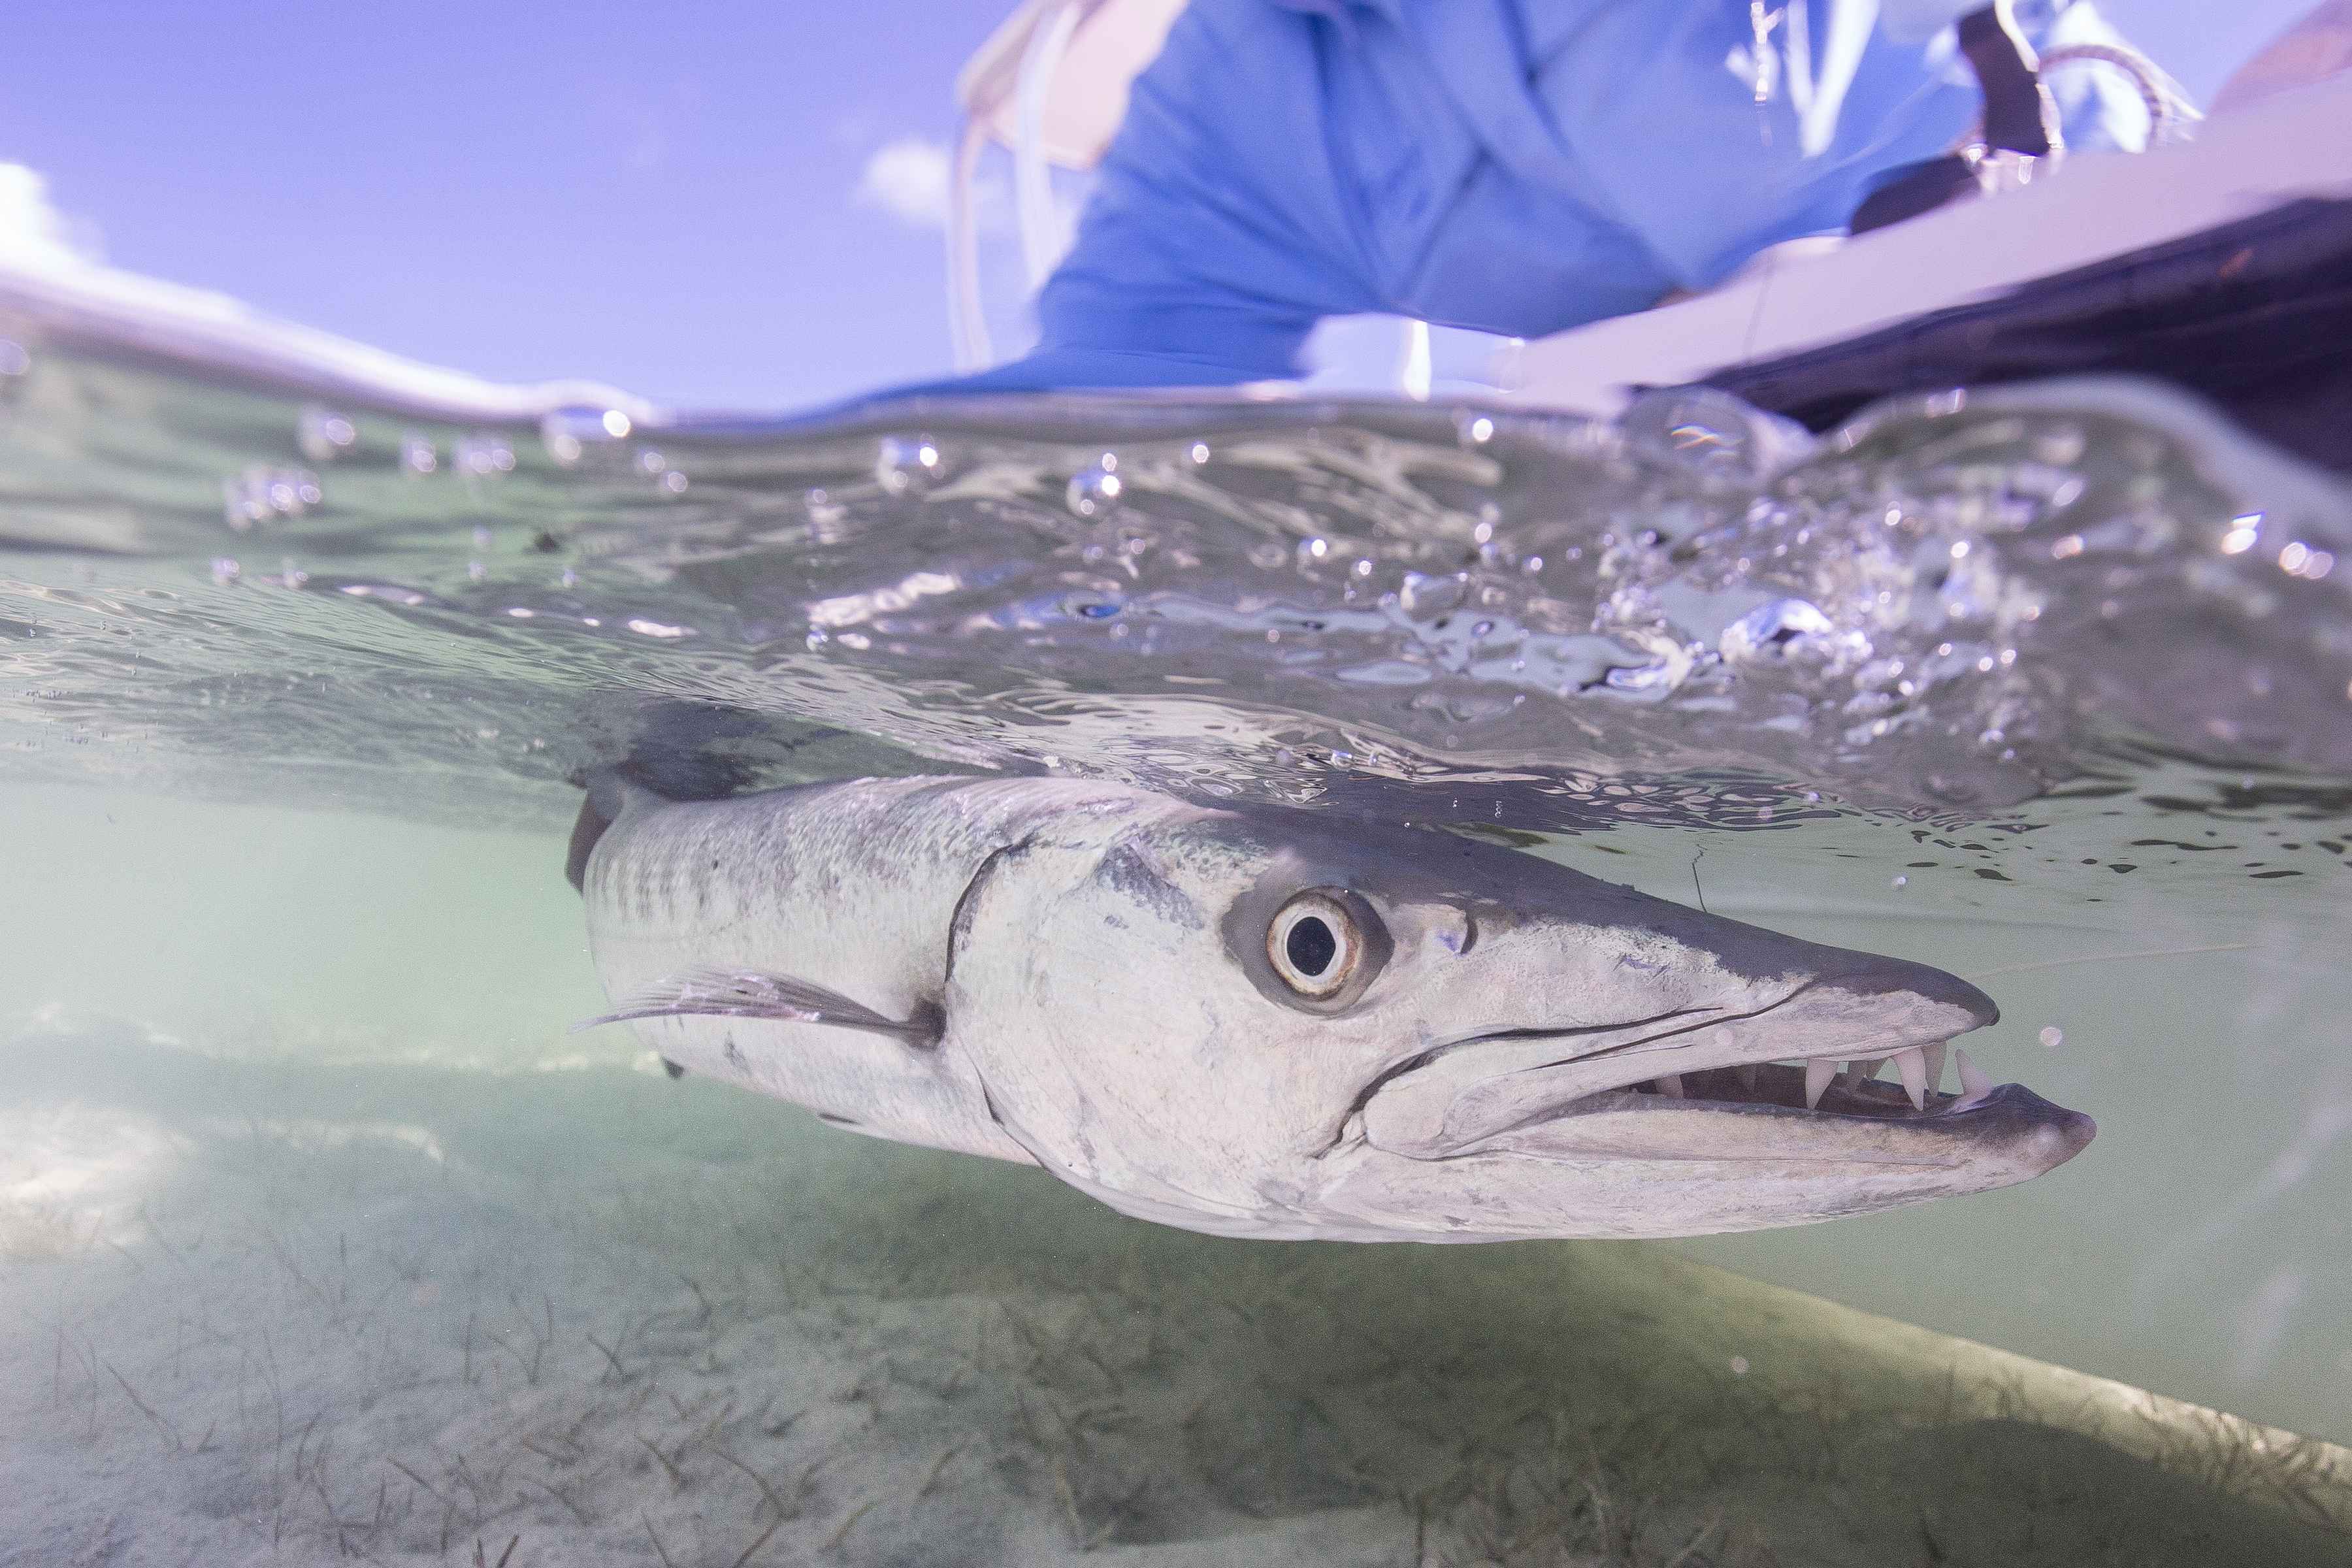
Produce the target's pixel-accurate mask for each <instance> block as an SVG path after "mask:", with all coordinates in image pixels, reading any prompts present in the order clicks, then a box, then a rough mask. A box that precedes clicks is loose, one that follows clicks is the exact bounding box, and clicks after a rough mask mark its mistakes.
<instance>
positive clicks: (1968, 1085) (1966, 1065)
mask: <svg viewBox="0 0 2352 1568" xmlns="http://www.w3.org/2000/svg"><path fill="white" fill-rule="evenodd" d="M1952 1060H1953V1061H1955V1062H1957V1063H1958V1064H1959V1068H1960V1092H1961V1093H1962V1094H1963V1095H1965V1096H1967V1097H1968V1098H1969V1099H1971V1100H1973V1099H1975V1098H1976V1097H1977V1096H1978V1095H1980V1094H1987V1093H1990V1091H1991V1089H1992V1079H1989V1078H1987V1077H1985V1075H1984V1068H1980V1067H1979V1066H1977V1064H1976V1063H1974V1062H1972V1061H1970V1060H1969V1053H1968V1052H1966V1051H1964V1050H1962V1049H1960V1048H1959V1047H1958V1046H1955V1047H1952Z"/></svg>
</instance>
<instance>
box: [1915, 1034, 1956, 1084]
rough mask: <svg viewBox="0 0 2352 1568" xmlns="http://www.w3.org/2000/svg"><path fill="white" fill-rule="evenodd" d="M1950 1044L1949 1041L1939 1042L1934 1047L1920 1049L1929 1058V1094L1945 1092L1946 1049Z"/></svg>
mask: <svg viewBox="0 0 2352 1568" xmlns="http://www.w3.org/2000/svg"><path fill="white" fill-rule="evenodd" d="M1950 1043H1951V1042H1950V1041H1948V1040H1937V1042H1936V1043H1935V1044H1934V1045H1932V1046H1922V1047H1920V1049H1921V1051H1923V1052H1924V1053H1925V1054H1926V1056H1927V1092H1928V1093H1929V1094H1941V1093H1943V1092H1944V1047H1946V1046H1948V1045H1949V1044H1950Z"/></svg>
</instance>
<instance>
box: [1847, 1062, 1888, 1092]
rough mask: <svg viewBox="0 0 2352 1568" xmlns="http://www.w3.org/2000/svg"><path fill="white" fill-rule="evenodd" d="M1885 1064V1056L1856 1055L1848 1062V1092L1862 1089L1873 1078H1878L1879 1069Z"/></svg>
mask: <svg viewBox="0 0 2352 1568" xmlns="http://www.w3.org/2000/svg"><path fill="white" fill-rule="evenodd" d="M1885 1065H1886V1058H1885V1057H1856V1058H1854V1059H1853V1060H1852V1061H1850V1062H1848V1063H1846V1064H1845V1087H1846V1091H1847V1092H1848V1093H1852V1092H1853V1090H1855V1089H1860V1088H1861V1087H1862V1086H1863V1085H1864V1084H1865V1083H1868V1082H1869V1081H1870V1080H1871V1079H1874V1078H1876V1077H1877V1076H1878V1069H1879V1068H1883V1067H1885Z"/></svg>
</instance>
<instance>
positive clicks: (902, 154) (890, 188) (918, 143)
mask: <svg viewBox="0 0 2352 1568" xmlns="http://www.w3.org/2000/svg"><path fill="white" fill-rule="evenodd" d="M952 169H953V164H952V161H951V158H950V153H949V152H948V149H947V147H946V145H945V144H944V143H942V142H927V141H925V140H924V139H923V138H921V137H919V136H901V137H899V138H898V140H897V141H895V142H884V143H883V144H882V145H881V146H879V147H877V148H876V149H875V150H874V153H873V154H872V156H870V157H868V158H867V159H866V168H865V171H864V172H863V173H862V174H859V176H858V179H857V201H858V205H861V206H869V207H879V208H881V209H882V210H883V211H884V212H887V213H888V214H889V215H890V216H892V217H895V218H897V219H898V221H899V222H901V223H903V224H908V225H910V226H913V227H916V228H944V227H946V226H947V221H948V185H949V184H950V180H951V179H952Z"/></svg>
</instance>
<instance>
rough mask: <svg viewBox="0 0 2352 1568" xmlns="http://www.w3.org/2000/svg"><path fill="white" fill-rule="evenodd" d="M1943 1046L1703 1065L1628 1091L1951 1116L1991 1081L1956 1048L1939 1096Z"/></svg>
mask: <svg viewBox="0 0 2352 1568" xmlns="http://www.w3.org/2000/svg"><path fill="white" fill-rule="evenodd" d="M1947 1045H1948V1042H1947ZM1947 1045H1933V1046H1916V1047H1911V1048H1910V1049H1907V1050H1901V1051H1897V1052H1895V1054H1894V1055H1893V1056H1888V1057H1879V1058H1857V1059H1853V1060H1847V1061H1840V1060H1839V1059H1837V1058H1832V1057H1811V1058H1799V1059H1797V1060H1795V1061H1782V1062H1749V1063H1746V1064H1744V1065H1742V1066H1739V1067H1728V1068H1701V1069H1697V1070H1695V1071H1691V1072H1683V1073H1668V1074H1666V1075H1665V1076H1664V1077H1662V1078H1655V1079H1649V1080H1647V1081H1646V1082H1643V1083H1638V1084H1633V1085H1631V1086H1629V1089H1630V1092H1632V1093H1635V1094H1654V1095H1658V1096H1662V1097H1664V1098H1665V1099H1669V1100H1684V1101H1685V1102H1689V1103H1694V1104H1715V1105H1733V1106H1752V1107H1758V1108H1772V1109H1778V1110H1793V1111H1798V1112H1816V1113H1820V1114H1824V1115H1832V1116H1868V1117H1899V1118H1910V1117H1919V1116H1952V1115H1957V1114H1958V1113H1959V1112H1961V1111H1964V1110H1971V1109H1973V1108H1974V1107H1976V1106H1979V1105H1981V1104H1983V1103H1984V1102H1985V1100H1988V1099H1989V1098H1990V1096H1991V1094H1992V1092H1993V1082H1992V1079H1989V1078H1987V1077H1986V1076H1985V1075H1984V1073H1983V1071H1982V1070H1981V1069H1980V1068H1978V1066H1977V1065H1976V1063H1975V1062H1973V1061H1971V1060H1969V1054H1968V1053H1967V1052H1966V1051H1958V1052H1954V1053H1952V1054H1953V1055H1954V1057H1955V1058H1956V1060H1957V1063H1958V1068H1959V1076H1960V1092H1959V1093H1958V1094H1946V1093H1944V1092H1943V1091H1942V1088H1941V1080H1942V1079H1943V1076H1944V1058H1945V1055H1946V1049H1947ZM1890 1067H1891V1068H1894V1069H1895V1077H1896V1079H1897V1081H1895V1082H1893V1083H1889V1082H1887V1081H1885V1080H1884V1079H1881V1078H1880V1077H1879V1074H1880V1073H1881V1072H1883V1071H1885V1069H1886V1068H1890Z"/></svg>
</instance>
